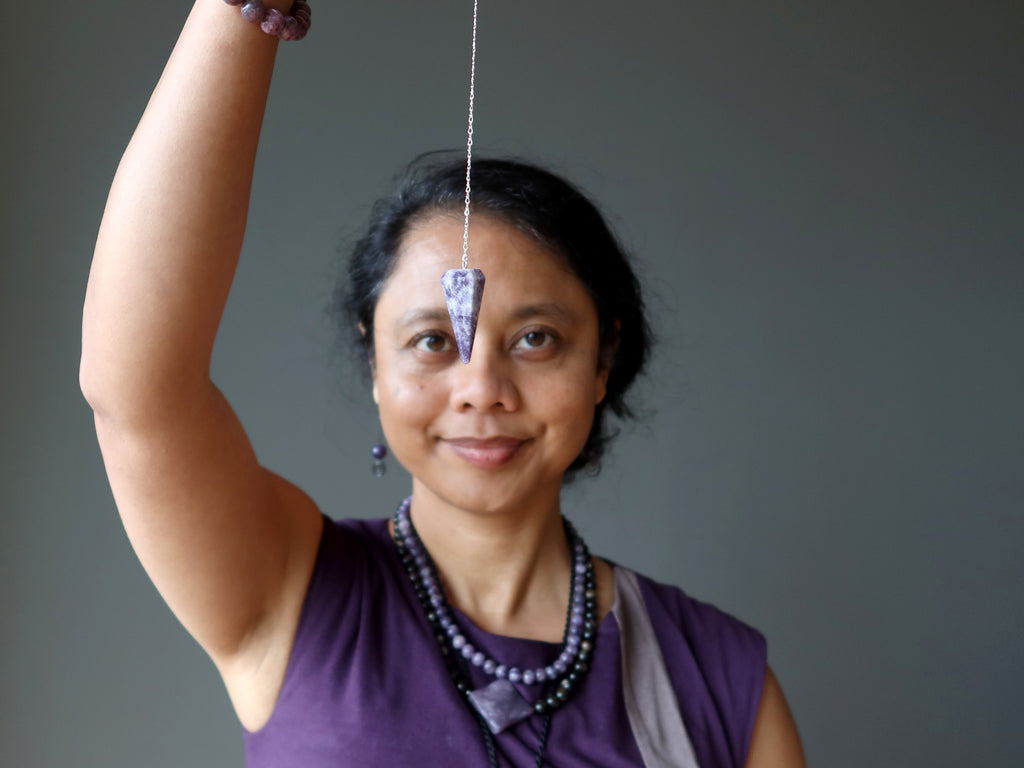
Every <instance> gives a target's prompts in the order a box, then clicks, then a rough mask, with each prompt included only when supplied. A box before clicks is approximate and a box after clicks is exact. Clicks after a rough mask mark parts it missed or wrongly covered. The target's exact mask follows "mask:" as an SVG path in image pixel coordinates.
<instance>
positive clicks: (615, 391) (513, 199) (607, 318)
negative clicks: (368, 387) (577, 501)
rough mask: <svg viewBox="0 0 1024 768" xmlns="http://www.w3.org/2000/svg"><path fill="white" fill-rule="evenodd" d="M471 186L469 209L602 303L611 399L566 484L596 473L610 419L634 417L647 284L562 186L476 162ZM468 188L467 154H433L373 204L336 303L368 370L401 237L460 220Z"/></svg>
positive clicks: (593, 212)
mask: <svg viewBox="0 0 1024 768" xmlns="http://www.w3.org/2000/svg"><path fill="white" fill-rule="evenodd" d="M471 185H472V192H471V198H470V199H471V211H472V212H474V213H477V214H485V215H488V216H490V217H493V218H496V219H498V220H499V221H503V222H505V223H507V224H509V225H510V226H513V227H516V228H517V229H518V230H520V231H521V232H523V233H525V234H527V235H529V236H530V237H532V238H534V239H535V240H536V241H537V242H538V243H540V244H541V245H543V246H545V247H546V248H548V249H549V250H550V251H551V252H552V253H553V254H555V255H556V256H558V257H559V258H561V259H562V260H563V261H564V263H565V264H566V265H567V266H568V267H569V268H570V269H571V271H572V272H573V273H574V274H575V275H576V277H577V278H579V280H580V282H581V283H583V285H584V287H585V288H586V289H587V291H588V293H589V294H590V296H591V297H592V298H593V300H594V303H595V305H596V306H597V316H598V328H599V338H600V345H601V352H600V354H601V357H600V359H601V361H602V365H607V366H608V368H609V375H608V384H607V393H606V395H605V397H604V399H603V400H602V401H601V402H600V403H599V404H598V405H597V407H596V409H595V411H594V423H593V426H592V427H591V430H590V434H589V435H588V437H587V441H586V444H585V445H584V446H583V450H582V451H581V452H580V454H579V456H577V457H576V459H575V460H574V461H573V463H572V464H571V465H570V466H569V468H568V470H567V471H566V478H567V479H569V478H571V477H572V476H573V475H575V474H576V473H577V472H579V471H581V470H586V471H588V472H589V473H591V474H596V473H597V471H598V470H599V469H600V459H601V456H602V454H603V453H604V449H605V446H606V445H607V443H608V442H609V441H610V440H611V438H613V437H614V436H615V434H616V433H617V431H616V430H613V429H611V428H610V427H609V426H608V425H607V423H606V420H605V415H606V412H607V411H608V410H609V409H610V410H611V411H612V413H614V414H615V415H616V416H617V417H619V418H626V417H631V416H633V411H632V410H631V409H630V407H629V406H628V405H627V403H626V400H625V394H626V391H627V390H628V389H629V386H630V385H631V384H632V383H633V381H634V380H635V379H636V378H637V376H638V375H639V374H640V372H641V371H642V370H643V368H644V365H645V363H646V361H647V358H648V355H649V352H650V346H651V332H650V327H649V325H648V323H647V319H646V317H645V314H644V303H643V297H642V295H641V290H640V282H639V280H638V279H637V277H636V275H635V273H634V272H633V268H632V266H631V265H630V261H629V257H628V256H627V254H626V252H625V250H624V249H623V247H622V246H621V245H620V243H619V241H618V240H617V238H616V237H615V235H614V234H613V233H612V231H611V229H610V228H609V227H608V224H607V223H606V222H605V219H604V217H603V216H602V215H601V213H600V212H599V211H598V210H597V208H596V207H595V205H594V204H593V203H592V202H591V201H590V200H589V199H587V197H586V196H585V195H583V194H582V193H581V192H580V191H579V190H578V189H577V188H576V187H574V186H573V185H572V184H570V183H569V182H567V181H566V180H565V179H562V178H561V177H559V176H557V175H555V174H553V173H551V172H550V171H547V170H544V169H543V168H539V167H537V166H535V165H531V164H528V163H524V162H521V161H518V160H509V159H476V158H474V160H473V166H472V176H471ZM465 186H466V165H465V157H452V156H451V155H450V154H449V153H444V154H442V155H441V156H440V157H439V155H438V154H436V153H431V154H427V155H424V156H421V157H419V158H417V159H416V160H414V161H413V162H412V163H411V164H410V165H409V166H408V168H407V169H406V172H405V174H404V175H403V176H402V178H401V180H400V182H399V183H398V186H397V189H396V191H395V192H394V193H393V194H391V195H390V196H388V197H385V198H382V199H380V200H378V201H377V203H376V204H375V205H374V207H373V210H372V213H371V216H370V222H369V226H368V228H367V231H366V234H365V235H364V236H363V237H362V238H361V239H359V240H358V241H357V242H356V244H355V247H354V248H353V250H352V255H351V259H350V261H349V265H348V273H347V277H346V279H345V280H343V281H342V282H341V283H340V284H339V285H338V287H337V288H336V290H335V293H334V298H333V301H332V306H331V308H332V313H333V314H334V315H335V316H336V317H337V318H338V319H339V320H340V321H341V322H342V324H343V327H342V332H343V334H345V335H348V334H351V336H350V338H351V340H352V341H353V343H354V344H355V346H356V351H357V353H358V356H359V358H360V359H361V361H362V363H363V365H364V367H365V368H364V369H365V371H366V372H367V373H369V372H371V370H372V365H373V314H374V309H375V308H376V306H377V299H378V298H379V296H380V293H381V290H382V289H383V287H384V284H385V283H386V282H387V279H388V277H389V275H390V274H391V270H392V269H393V268H394V265H395V256H396V254H397V253H398V250H399V247H400V245H401V243H402V239H403V237H404V236H405V234H406V233H407V232H408V231H409V230H410V228H411V227H412V226H414V225H415V224H417V223H420V222H422V221H423V220H424V219H427V218H430V217H431V216H435V215H443V214H451V213H456V214H458V213H461V212H462V210H463V208H464V206H465Z"/></svg>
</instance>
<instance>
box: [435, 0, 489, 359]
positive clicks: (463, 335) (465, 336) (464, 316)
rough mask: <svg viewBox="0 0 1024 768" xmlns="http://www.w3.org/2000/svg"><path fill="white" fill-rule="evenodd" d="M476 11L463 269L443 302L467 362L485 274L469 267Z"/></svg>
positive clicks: (448, 279)
mask: <svg viewBox="0 0 1024 768" xmlns="http://www.w3.org/2000/svg"><path fill="white" fill-rule="evenodd" d="M476 12H477V0H473V52H472V56H471V57H470V65H469V124H468V126H467V129H466V208H465V211H464V214H465V225H464V227H463V230H462V268H461V269H449V270H448V271H446V272H445V273H444V275H443V276H442V277H441V286H442V287H443V288H444V299H445V303H446V304H447V305H448V314H449V315H450V316H451V319H452V332H453V333H454V334H455V343H456V345H458V348H459V357H460V358H461V359H462V362H463V363H468V362H469V358H470V356H471V355H472V353H473V340H474V339H475V338H476V325H477V321H478V320H479V319H480V301H481V299H482V298H483V294H484V273H483V272H481V271H480V270H479V269H470V268H469V186H470V184H469V179H470V172H471V171H472V168H473V100H474V96H475V87H476V15H477V14H476Z"/></svg>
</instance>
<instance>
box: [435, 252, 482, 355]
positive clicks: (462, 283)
mask: <svg viewBox="0 0 1024 768" xmlns="http://www.w3.org/2000/svg"><path fill="white" fill-rule="evenodd" d="M441 286H442V287H443V288H444V299H445V302H446V303H447V304H448V314H449V315H450V316H451V319H452V330H453V331H454V332H455V343H456V344H457V345H458V347H459V357H460V358H462V362H463V363H468V362H469V358H470V356H471V355H472V354H473V341H474V339H475V338H476V324H477V321H478V320H479V319H480V300H481V299H482V298H483V295H484V273H483V272H481V271H480V270H479V269H449V270H448V271H447V272H445V273H444V275H442V276H441Z"/></svg>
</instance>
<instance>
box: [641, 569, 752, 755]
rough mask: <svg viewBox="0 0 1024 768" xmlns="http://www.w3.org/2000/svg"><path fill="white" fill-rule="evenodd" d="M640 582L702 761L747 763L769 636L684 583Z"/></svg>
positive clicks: (685, 719)
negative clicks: (693, 593)
mask: <svg viewBox="0 0 1024 768" xmlns="http://www.w3.org/2000/svg"><path fill="white" fill-rule="evenodd" d="M637 582H638V584H639V586H640V592H641V595H642V596H643V599H644V605H645V607H646V608H647V612H648V615H649V616H650V619H651V624H652V626H653V628H654V632H655V635H656V636H657V638H658V645H659V647H660V648H661V651H662V654H663V655H664V658H665V666H666V668H667V670H668V672H669V676H670V677H671V679H672V681H673V685H674V687H675V690H676V695H677V698H678V700H679V704H680V709H681V710H682V713H683V719H684V721H685V722H686V723H687V728H688V730H690V731H691V738H692V739H693V741H694V747H695V748H696V749H697V752H698V754H703V755H704V756H705V757H704V760H703V761H702V763H703V762H707V764H710V765H731V766H743V765H745V763H746V756H747V754H748V751H749V748H750V744H751V738H752V736H753V730H754V723H755V720H756V719H757V713H758V707H759V705H760V702H761V696H762V692H763V690H764V685H765V676H766V673H767V669H768V664H767V656H768V648H767V642H766V641H765V638H764V635H762V634H761V633H760V632H759V631H758V630H757V629H755V628H754V627H752V626H750V625H749V624H747V623H746V622H744V621H743V620H741V619H739V618H737V617H736V616H733V615H732V614H730V613H728V612H726V611H724V610H722V609H721V608H718V607H717V606H715V605H712V604H711V603H708V602H704V601H702V600H698V599H696V598H694V597H691V596H690V595H688V594H687V593H686V592H684V591H683V590H682V589H680V588H679V587H675V586H672V585H669V584H663V583H660V582H657V581H655V580H654V579H651V578H649V577H646V576H642V575H639V574H637Z"/></svg>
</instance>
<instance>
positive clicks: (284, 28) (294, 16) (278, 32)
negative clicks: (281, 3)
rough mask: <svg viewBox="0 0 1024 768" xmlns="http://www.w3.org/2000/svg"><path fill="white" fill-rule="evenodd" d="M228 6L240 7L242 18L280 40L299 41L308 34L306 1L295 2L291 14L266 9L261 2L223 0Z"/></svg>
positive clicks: (308, 19) (308, 21)
mask: <svg viewBox="0 0 1024 768" xmlns="http://www.w3.org/2000/svg"><path fill="white" fill-rule="evenodd" d="M224 2H225V3H227V4H228V5H240V6H242V18H243V19H245V20H246V21H252V22H255V23H257V24H259V25H260V29H262V30H263V31H264V32H266V33H267V34H268V35H275V36H277V37H279V38H281V39H282V40H301V39H302V38H304V37H305V36H306V33H307V32H309V23H310V13H309V3H308V2H306V0H295V4H294V5H293V6H292V10H291V13H281V12H280V11H279V10H277V9H276V8H267V7H266V6H265V5H263V0H224Z"/></svg>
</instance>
